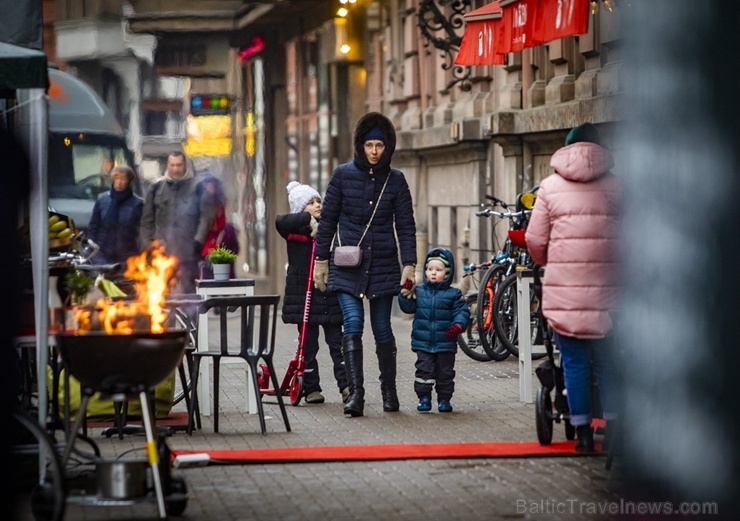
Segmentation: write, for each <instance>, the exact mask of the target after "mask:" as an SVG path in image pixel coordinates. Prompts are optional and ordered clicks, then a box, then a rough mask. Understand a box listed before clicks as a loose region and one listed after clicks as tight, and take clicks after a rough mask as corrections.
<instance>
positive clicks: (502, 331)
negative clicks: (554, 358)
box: [493, 273, 547, 360]
mask: <svg viewBox="0 0 740 521" xmlns="http://www.w3.org/2000/svg"><path fill="white" fill-rule="evenodd" d="M516 279H517V278H516V274H515V273H513V274H511V275H509V276H508V277H507V278H506V279H505V280H504V281H503V282H502V283H501V284H500V285H499V287H498V291H497V292H496V296H495V297H494V301H493V316H494V321H495V323H496V327H495V333H496V335H497V336H498V338H499V339H500V340H501V343H502V344H503V345H504V346H505V347H506V349H508V350H509V352H510V353H511V354H512V355H514V356H516V357H519V319H518V316H517V291H516ZM529 299H530V300H529V303H530V315H529V316H530V327H531V329H530V331H531V335H532V337H531V342H532V345H536V344H538V343H540V342H542V339H541V334H540V301H539V299H538V298H537V297H536V296H535V294H534V292H530V297H529ZM545 356H547V353H532V360H539V359H540V358H544V357H545Z"/></svg>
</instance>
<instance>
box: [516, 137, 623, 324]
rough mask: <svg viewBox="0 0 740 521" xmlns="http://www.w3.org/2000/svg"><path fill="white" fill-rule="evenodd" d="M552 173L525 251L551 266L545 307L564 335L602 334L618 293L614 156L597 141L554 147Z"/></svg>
mask: <svg viewBox="0 0 740 521" xmlns="http://www.w3.org/2000/svg"><path fill="white" fill-rule="evenodd" d="M550 166H552V167H553V168H554V169H555V174H553V175H551V176H549V177H547V178H546V179H545V180H544V181H542V183H541V185H540V189H539V191H538V192H537V202H536V204H535V205H534V209H533V211H532V216H531V219H530V222H529V226H528V228H527V234H526V240H527V248H528V249H529V252H530V253H531V254H532V258H533V259H534V260H535V262H536V263H537V264H541V265H546V266H547V269H546V270H545V277H544V280H543V289H542V294H543V295H542V298H543V302H542V310H543V313H544V315H545V317H546V318H547V320H548V322H549V323H550V325H552V327H553V328H554V329H555V331H557V332H558V333H560V334H563V335H566V336H571V337H576V338H603V337H604V336H606V335H607V334H608V333H609V332H610V331H611V329H612V321H611V318H610V316H609V311H610V310H611V309H614V307H615V301H616V295H617V277H618V274H617V272H618V267H617V263H618V260H619V257H618V255H619V251H618V233H619V217H620V208H621V201H622V189H621V184H620V182H619V180H618V179H617V178H616V177H615V176H614V175H613V174H611V173H610V172H609V169H610V168H612V167H613V166H614V159H613V158H612V155H611V154H610V153H609V151H608V150H606V149H605V148H603V147H601V146H599V145H596V144H594V143H586V142H579V143H574V144H572V145H570V146H566V147H563V148H561V149H560V150H558V151H557V152H555V154H553V156H552V158H551V159H550Z"/></svg>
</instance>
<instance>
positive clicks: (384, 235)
mask: <svg viewBox="0 0 740 521" xmlns="http://www.w3.org/2000/svg"><path fill="white" fill-rule="evenodd" d="M354 145H355V156H354V160H353V161H352V162H350V163H346V164H343V165H339V166H338V167H337V168H336V169H335V170H334V173H333V175H332V178H331V181H330V182H329V186H328V187H327V190H326V196H325V197H324V207H323V209H322V212H321V223H320V224H319V229H318V233H317V234H316V253H315V261H314V283H315V284H316V287H317V288H319V289H322V290H323V289H325V288H327V287H328V288H329V289H330V290H332V291H335V292H336V293H337V296H338V298H339V305H340V306H341V307H342V316H343V318H344V337H343V338H342V353H343V355H344V363H345V367H346V369H347V377H348V379H349V388H350V397H349V400H348V401H347V403H346V405H345V407H344V413H345V414H349V415H350V416H353V417H355V416H362V415H363V409H364V404H365V399H364V397H365V388H364V373H363V367H362V333H363V328H364V323H365V309H364V306H363V299H365V298H367V299H368V300H369V301H370V325H371V327H372V331H373V337H374V339H375V352H376V354H377V356H378V367H379V369H380V390H381V393H382V396H383V410H384V411H397V410H398V407H399V404H398V395H397V393H396V339H395V338H394V336H393V329H392V328H391V307H392V306H393V298H394V297H395V296H396V295H397V294H398V292H399V290H401V288H402V287H404V286H405V285H406V283H407V282H409V283H410V287H409V288H405V289H403V291H404V292H406V293H408V294H411V292H412V288H413V285H414V284H415V270H416V223H415V221H414V209H413V205H412V201H411V192H410V190H409V185H408V183H407V182H406V178H405V177H404V175H403V173H402V172H401V171H399V170H395V169H392V168H391V166H390V163H391V158H392V156H393V151H394V150H395V148H396V131H395V129H394V128H393V123H391V121H390V120H389V119H388V118H386V117H385V116H383V115H382V114H379V113H377V112H371V113H369V114H366V115H365V116H363V117H362V118H360V120H359V121H358V123H357V126H356V127H355V132H354ZM376 210H377V211H376ZM335 236H336V238H337V242H341V244H342V245H346V246H357V245H359V246H360V248H361V250H362V261H361V263H360V265H359V266H357V267H354V268H347V267H340V266H337V265H336V264H335V262H334V254H333V253H332V250H331V248H332V244H333V243H334V241H335ZM399 252H400V261H401V265H399ZM401 266H403V269H401Z"/></svg>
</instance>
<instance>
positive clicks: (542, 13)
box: [533, 0, 589, 43]
mask: <svg viewBox="0 0 740 521" xmlns="http://www.w3.org/2000/svg"><path fill="white" fill-rule="evenodd" d="M588 11H589V6H588V2H586V1H585V0H540V5H539V8H538V9H537V14H536V16H535V23H534V35H533V38H534V40H535V41H536V42H538V43H546V42H551V41H553V40H557V39H559V38H565V37H566V36H573V35H576V34H584V33H586V32H588Z"/></svg>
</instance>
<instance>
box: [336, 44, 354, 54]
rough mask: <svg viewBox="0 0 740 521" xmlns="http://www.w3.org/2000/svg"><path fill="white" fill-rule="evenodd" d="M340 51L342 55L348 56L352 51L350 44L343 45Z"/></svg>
mask: <svg viewBox="0 0 740 521" xmlns="http://www.w3.org/2000/svg"><path fill="white" fill-rule="evenodd" d="M339 50H340V51H341V53H342V54H347V53H349V51H350V50H351V47H350V46H349V45H348V44H346V43H345V44H343V45H342V46H341V47H340V48H339Z"/></svg>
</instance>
